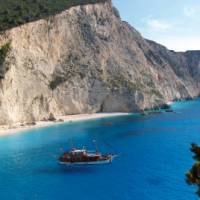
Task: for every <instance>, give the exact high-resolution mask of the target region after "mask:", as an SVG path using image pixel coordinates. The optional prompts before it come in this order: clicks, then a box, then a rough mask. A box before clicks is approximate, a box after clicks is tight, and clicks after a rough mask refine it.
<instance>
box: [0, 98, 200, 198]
mask: <svg viewBox="0 0 200 200" xmlns="http://www.w3.org/2000/svg"><path fill="white" fill-rule="evenodd" d="M173 108H174V109H175V110H176V111H177V113H176V114H175V113H162V114H152V115H149V116H133V115H132V116H125V117H116V118H109V119H100V120H95V121H88V122H79V123H72V124H62V125H57V126H54V127H49V128H42V129H36V130H31V131H29V132H28V133H26V134H24V133H20V134H16V135H14V136H7V137H2V138H0V200H18V199H19V200H32V199H34V200H36V199H39V200H53V199H61V200H62V199H63V200H64V199H65V200H79V199H81V200H112V199H113V200H194V199H197V197H196V196H195V194H194V192H195V188H194V187H191V186H188V185H186V183H185V176H184V174H185V172H186V171H187V170H188V169H189V168H190V167H191V164H192V158H191V157H192V155H191V153H190V152H189V147H190V143H191V142H197V143H198V142H200V100H195V101H189V102H179V103H176V104H174V105H173ZM105 122H112V123H113V125H112V126H108V124H107V125H106V123H105ZM93 139H96V140H97V141H98V144H99V148H100V150H101V151H102V152H113V151H115V152H117V153H120V156H119V157H118V158H116V159H115V160H114V162H113V163H112V164H109V165H103V166H82V167H70V168H69V167H63V166H60V165H58V163H57V157H58V156H59V155H60V154H61V153H62V149H68V148H69V141H70V140H73V141H74V143H75V144H76V146H78V147H82V146H83V145H84V146H86V147H88V149H94V147H93V144H92V142H91V141H92V140H93ZM107 143H108V144H112V148H111V147H110V146H109V145H107ZM113 149H115V150H113Z"/></svg>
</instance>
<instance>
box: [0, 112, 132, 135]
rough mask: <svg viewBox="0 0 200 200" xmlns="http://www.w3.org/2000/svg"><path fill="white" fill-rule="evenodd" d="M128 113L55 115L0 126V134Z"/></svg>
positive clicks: (10, 133)
mask: <svg viewBox="0 0 200 200" xmlns="http://www.w3.org/2000/svg"><path fill="white" fill-rule="evenodd" d="M123 115H129V113H95V114H79V115H67V116H56V119H58V120H57V121H38V122H36V124H35V125H23V126H22V124H21V123H17V124H13V125H12V126H0V136H6V135H12V134H15V133H18V132H22V131H28V130H31V129H36V128H41V127H48V126H54V125H57V124H61V123H67V122H77V121H85V120H92V119H100V118H107V117H117V116H123Z"/></svg>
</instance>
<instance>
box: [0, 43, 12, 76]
mask: <svg viewBox="0 0 200 200" xmlns="http://www.w3.org/2000/svg"><path fill="white" fill-rule="evenodd" d="M9 50H10V42H7V43H6V44H4V45H3V46H1V47H0V79H2V78H4V74H5V72H6V68H5V66H3V64H4V61H5V58H6V56H7V54H8V52H9Z"/></svg>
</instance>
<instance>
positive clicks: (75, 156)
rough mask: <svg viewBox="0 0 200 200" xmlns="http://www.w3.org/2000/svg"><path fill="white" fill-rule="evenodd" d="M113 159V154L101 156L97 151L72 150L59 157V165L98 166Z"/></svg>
mask: <svg viewBox="0 0 200 200" xmlns="http://www.w3.org/2000/svg"><path fill="white" fill-rule="evenodd" d="M115 157H116V155H114V154H101V153H99V152H98V151H96V152H95V151H87V150H85V149H75V148H73V149H71V150H70V151H66V152H64V153H63V155H61V156H60V157H59V163H60V164H62V165H99V164H108V163H111V162H112V161H113V159H114V158H115Z"/></svg>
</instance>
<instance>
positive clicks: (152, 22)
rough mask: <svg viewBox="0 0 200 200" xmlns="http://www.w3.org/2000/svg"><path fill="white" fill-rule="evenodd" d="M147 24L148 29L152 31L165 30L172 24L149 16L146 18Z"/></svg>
mask: <svg viewBox="0 0 200 200" xmlns="http://www.w3.org/2000/svg"><path fill="white" fill-rule="evenodd" d="M146 23H147V26H148V28H149V29H151V30H154V31H166V30H169V29H171V28H172V24H170V23H169V22H166V21H164V20H159V19H153V18H151V17H149V18H148V19H147V20H146Z"/></svg>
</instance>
